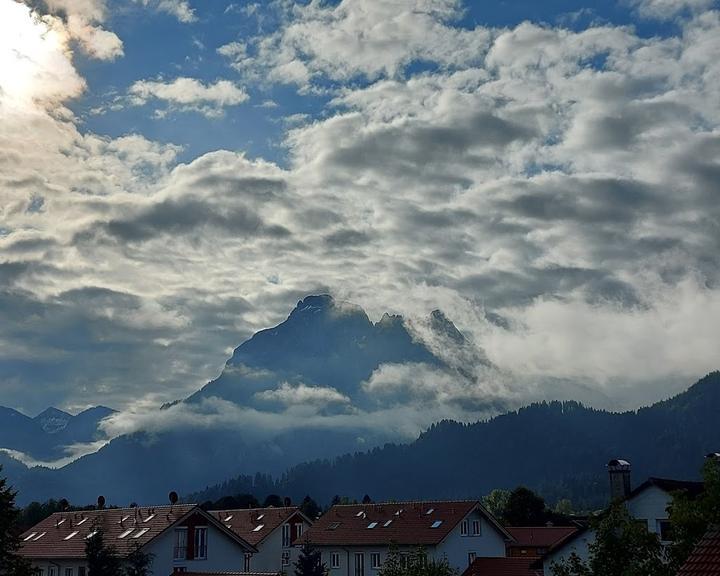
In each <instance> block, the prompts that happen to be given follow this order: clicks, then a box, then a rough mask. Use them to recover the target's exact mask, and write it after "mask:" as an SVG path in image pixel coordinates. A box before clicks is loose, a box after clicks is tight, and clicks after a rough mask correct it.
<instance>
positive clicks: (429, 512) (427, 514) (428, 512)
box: [425, 508, 435, 516]
mask: <svg viewBox="0 0 720 576" xmlns="http://www.w3.org/2000/svg"><path fill="white" fill-rule="evenodd" d="M433 512H435V508H430V510H428V511H427V512H425V515H426V516H429V515H430V514H432V513H433Z"/></svg>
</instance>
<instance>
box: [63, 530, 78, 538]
mask: <svg viewBox="0 0 720 576" xmlns="http://www.w3.org/2000/svg"><path fill="white" fill-rule="evenodd" d="M77 533H78V531H77V530H75V532H70V534H68V535H67V536H65V538H63V540H70V538H72V537H73V536H77Z"/></svg>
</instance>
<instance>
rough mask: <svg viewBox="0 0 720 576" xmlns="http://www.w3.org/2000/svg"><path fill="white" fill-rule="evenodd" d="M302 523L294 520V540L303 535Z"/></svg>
mask: <svg viewBox="0 0 720 576" xmlns="http://www.w3.org/2000/svg"><path fill="white" fill-rule="evenodd" d="M303 529H304V526H303V523H302V522H296V523H295V540H300V538H301V537H302V535H303Z"/></svg>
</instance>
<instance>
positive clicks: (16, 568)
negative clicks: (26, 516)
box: [0, 466, 32, 576]
mask: <svg viewBox="0 0 720 576" xmlns="http://www.w3.org/2000/svg"><path fill="white" fill-rule="evenodd" d="M0 472H2V466H0ZM16 494H17V493H16V492H14V491H13V489H12V488H11V487H10V486H8V483H7V479H6V478H2V477H0V576H26V575H27V576H29V575H30V574H31V573H32V571H31V570H30V563H29V562H28V561H27V560H26V559H24V558H23V557H22V556H20V555H19V554H18V551H19V550H20V538H19V528H18V521H19V519H20V511H19V510H18V509H17V508H15V496H16Z"/></svg>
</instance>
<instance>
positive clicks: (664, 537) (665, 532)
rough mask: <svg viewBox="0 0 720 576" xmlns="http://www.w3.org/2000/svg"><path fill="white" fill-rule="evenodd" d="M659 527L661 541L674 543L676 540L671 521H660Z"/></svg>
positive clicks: (658, 522)
mask: <svg viewBox="0 0 720 576" xmlns="http://www.w3.org/2000/svg"><path fill="white" fill-rule="evenodd" d="M657 525H658V532H659V533H660V540H661V541H663V542H672V541H673V540H674V539H675V536H674V535H673V530H672V526H671V525H670V520H658V521H657Z"/></svg>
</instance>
